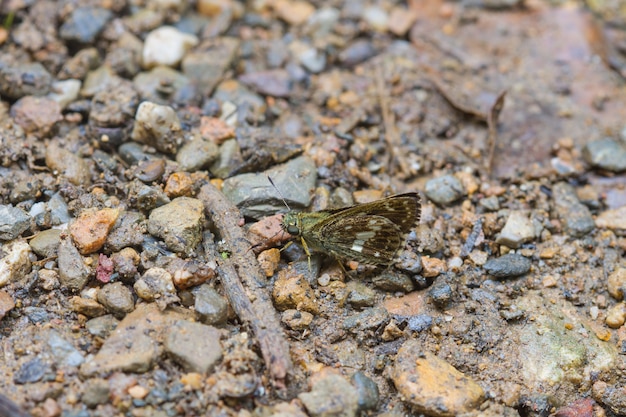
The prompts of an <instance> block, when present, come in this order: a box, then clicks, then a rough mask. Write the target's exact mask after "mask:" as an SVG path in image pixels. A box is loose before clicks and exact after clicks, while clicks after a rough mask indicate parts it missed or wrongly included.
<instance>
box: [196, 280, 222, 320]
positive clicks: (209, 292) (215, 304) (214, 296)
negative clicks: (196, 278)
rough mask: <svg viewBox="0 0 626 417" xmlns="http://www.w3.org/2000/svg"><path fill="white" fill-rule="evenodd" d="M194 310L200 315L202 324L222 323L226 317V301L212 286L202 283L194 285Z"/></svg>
mask: <svg viewBox="0 0 626 417" xmlns="http://www.w3.org/2000/svg"><path fill="white" fill-rule="evenodd" d="M191 292H192V294H193V295H194V298H195V299H194V310H195V311H196V313H197V314H198V316H200V320H201V321H202V322H203V323H204V324H209V325H218V324H223V323H225V322H226V320H227V319H228V301H226V299H225V298H224V297H222V296H221V295H220V294H219V293H218V292H217V291H216V290H215V289H214V288H213V287H211V286H210V285H207V284H203V285H200V286H197V287H195V288H194V289H193V290H192V291H191Z"/></svg>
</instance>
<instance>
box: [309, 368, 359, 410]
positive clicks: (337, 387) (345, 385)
mask: <svg viewBox="0 0 626 417" xmlns="http://www.w3.org/2000/svg"><path fill="white" fill-rule="evenodd" d="M298 398H299V399H300V401H302V403H303V404H304V406H305V407H306V410H307V411H308V413H309V415H310V416H311V417H324V416H333V417H354V416H356V413H357V410H358V404H359V394H358V392H357V390H356V388H355V387H353V386H352V385H351V384H350V383H349V382H348V381H346V380H345V379H344V378H343V377H341V376H339V375H335V374H328V375H325V376H323V377H321V378H320V379H318V380H316V381H315V382H314V384H313V387H312V389H311V391H310V392H303V393H301V394H299V395H298Z"/></svg>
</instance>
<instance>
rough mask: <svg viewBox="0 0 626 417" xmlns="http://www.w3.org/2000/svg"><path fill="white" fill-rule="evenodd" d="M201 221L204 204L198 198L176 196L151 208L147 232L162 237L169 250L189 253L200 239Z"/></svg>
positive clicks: (202, 219)
mask: <svg viewBox="0 0 626 417" xmlns="http://www.w3.org/2000/svg"><path fill="white" fill-rule="evenodd" d="M203 221H204V205H203V204H202V202H201V201H200V200H197V199H195V198H189V197H178V198H175V199H174V200H172V202H171V203H169V204H166V205H164V206H161V207H159V208H156V209H154V210H152V212H151V213H150V217H149V218H148V232H150V234H151V235H152V236H155V237H158V238H161V239H163V241H164V242H165V244H166V245H167V247H168V249H170V250H171V251H174V252H176V253H183V254H186V255H189V254H191V253H192V252H193V251H194V250H195V249H196V247H197V246H198V244H199V243H200V241H201V240H202V222H203Z"/></svg>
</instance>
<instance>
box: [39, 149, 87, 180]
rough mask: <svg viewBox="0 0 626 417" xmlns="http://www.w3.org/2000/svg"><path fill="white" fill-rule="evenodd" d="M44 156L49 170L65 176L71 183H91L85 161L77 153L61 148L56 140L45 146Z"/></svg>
mask: <svg viewBox="0 0 626 417" xmlns="http://www.w3.org/2000/svg"><path fill="white" fill-rule="evenodd" d="M45 158H46V166H47V167H48V168H49V169H50V171H52V172H53V173H56V174H57V175H62V176H64V177H66V178H67V179H68V180H69V181H70V182H71V183H72V184H74V185H80V186H86V185H89V184H90V183H91V175H90V173H89V165H88V164H87V162H86V161H85V160H84V159H83V158H82V157H80V156H79V155H78V154H77V153H75V152H72V151H70V150H69V149H66V148H63V147H62V146H61V145H60V144H59V142H58V141H57V140H53V141H51V142H50V143H49V144H48V146H46V156H45Z"/></svg>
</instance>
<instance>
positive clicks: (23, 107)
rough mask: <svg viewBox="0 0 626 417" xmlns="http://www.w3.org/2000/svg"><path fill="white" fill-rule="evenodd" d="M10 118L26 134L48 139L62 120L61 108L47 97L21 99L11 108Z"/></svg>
mask: <svg viewBox="0 0 626 417" xmlns="http://www.w3.org/2000/svg"><path fill="white" fill-rule="evenodd" d="M11 117H13V119H14V120H15V122H16V123H17V124H18V125H19V126H20V127H21V128H22V129H24V132H26V133H32V134H36V135H37V136H40V137H48V136H49V135H50V134H51V133H52V132H53V129H54V127H55V125H56V123H57V122H60V121H61V120H63V115H61V106H60V105H59V103H57V102H56V101H54V100H53V99H51V98H49V97H34V96H26V97H22V98H20V99H19V100H17V101H16V102H15V104H13V106H11Z"/></svg>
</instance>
